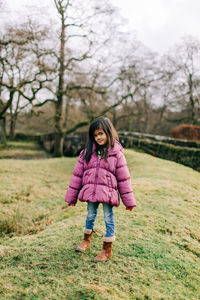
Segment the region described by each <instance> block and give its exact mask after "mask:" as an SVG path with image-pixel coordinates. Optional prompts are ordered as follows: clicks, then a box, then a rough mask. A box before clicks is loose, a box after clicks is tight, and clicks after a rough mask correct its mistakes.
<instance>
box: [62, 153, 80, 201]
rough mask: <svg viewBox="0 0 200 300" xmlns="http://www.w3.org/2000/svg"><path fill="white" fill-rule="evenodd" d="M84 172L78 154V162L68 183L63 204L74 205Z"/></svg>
mask: <svg viewBox="0 0 200 300" xmlns="http://www.w3.org/2000/svg"><path fill="white" fill-rule="evenodd" d="M83 172H84V162H83V155H82V153H81V154H80V156H79V158H78V162H77V164H76V166H75V168H74V170H73V175H72V177H71V179H70V182H69V187H68V189H67V192H66V196H65V202H67V203H69V204H76V202H77V198H78V194H79V191H80V190H81V187H82V176H83Z"/></svg>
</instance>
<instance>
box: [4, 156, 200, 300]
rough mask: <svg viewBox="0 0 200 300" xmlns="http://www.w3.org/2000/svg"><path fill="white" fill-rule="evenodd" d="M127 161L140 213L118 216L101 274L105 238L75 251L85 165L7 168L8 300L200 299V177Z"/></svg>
mask: <svg viewBox="0 0 200 300" xmlns="http://www.w3.org/2000/svg"><path fill="white" fill-rule="evenodd" d="M1 151H3V150H1ZM1 151H0V153H1ZM8 152H9V151H8ZM125 154H126V158H127V161H128V165H129V169H130V172H131V177H132V183H133V189H134V194H135V197H136V200H137V207H136V208H135V209H134V210H133V211H132V212H129V211H126V210H125V207H124V206H123V204H121V205H120V207H119V208H115V209H114V211H115V220H116V237H117V239H116V241H115V243H114V245H113V257H112V259H111V260H109V261H107V262H105V263H97V264H95V263H94V262H93V258H94V257H95V256H96V255H97V254H98V252H99V251H100V249H101V243H102V242H101V235H100V231H99V232H97V234H95V235H94V238H93V240H92V246H91V248H90V249H88V250H87V252H86V253H76V252H75V250H74V249H75V248H76V245H77V244H78V243H79V242H80V241H81V239H82V236H83V233H82V228H83V227H84V222H85V217H86V205H85V203H80V202H79V203H78V204H77V206H76V207H67V206H66V205H65V203H64V196H65V191H66V188H67V185H68V183H69V179H70V177H71V174H72V170H73V167H74V165H75V163H76V161H77V158H66V157H65V158H54V159H53V158H50V159H38V160H36V159H32V160H19V159H18V160H15V159H1V160H0V243H1V244H0V299H6V300H7V299H12V300H13V299H20V300H21V299H42V300H43V299H52V300H53V299H54V300H55V299H58V300H61V299H67V300H77V299H87V300H90V299H99V300H101V299H109V300H110V299H113V300H116V299H187V300H188V299H194V300H197V299H200V220H199V216H200V173H198V172H196V171H194V170H193V169H190V168H188V167H185V166H183V165H179V164H176V163H174V162H170V161H166V160H162V159H158V158H155V157H153V156H150V155H147V154H143V153H139V152H135V151H133V150H126V151H125ZM0 155H1V154H0ZM96 228H98V229H103V230H104V222H103V213H102V207H100V211H99V215H98V217H97V221H96Z"/></svg>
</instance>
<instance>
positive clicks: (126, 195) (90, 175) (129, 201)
mask: <svg viewBox="0 0 200 300" xmlns="http://www.w3.org/2000/svg"><path fill="white" fill-rule="evenodd" d="M83 154H84V150H83V151H82V152H81V154H80V156H79V159H78V162H77V164H76V166H75V168H74V171H73V176H72V177H71V180H70V183H69V188H68V189H67V193H66V197H65V201H66V202H67V203H69V204H76V202H77V199H79V200H80V201H89V202H104V203H107V204H110V205H111V206H119V205H120V197H119V194H120V196H121V199H122V201H123V203H124V205H125V206H126V207H131V206H136V202H135V199H134V196H133V192H132V186H131V180H130V174H129V170H128V167H127V163H126V159H125V157H124V154H123V147H122V146H121V144H120V143H119V142H117V141H116V142H115V144H114V147H113V148H111V149H110V150H109V151H108V155H107V161H105V159H104V158H100V159H99V158H98V156H97V154H96V152H95V146H94V147H93V152H92V156H91V159H90V161H89V162H88V163H86V161H85V160H84V159H83V156H84V155H83Z"/></svg>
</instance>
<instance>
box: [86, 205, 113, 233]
mask: <svg viewBox="0 0 200 300" xmlns="http://www.w3.org/2000/svg"><path fill="white" fill-rule="evenodd" d="M99 204H100V203H98V202H88V203H87V210H88V214H87V218H86V223H85V228H86V229H94V222H95V219H96V216H97V212H98V207H99ZM102 204H103V213H104V221H105V224H106V234H105V235H104V236H105V237H112V236H114V235H115V221H114V214H113V207H112V206H110V205H108V204H106V203H102Z"/></svg>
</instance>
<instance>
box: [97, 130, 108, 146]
mask: <svg viewBox="0 0 200 300" xmlns="http://www.w3.org/2000/svg"><path fill="white" fill-rule="evenodd" d="M94 139H95V142H96V143H97V144H98V145H99V146H104V145H105V144H106V143H107V140H108V138H107V135H106V133H105V131H104V130H103V129H96V130H95V131H94Z"/></svg>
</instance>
